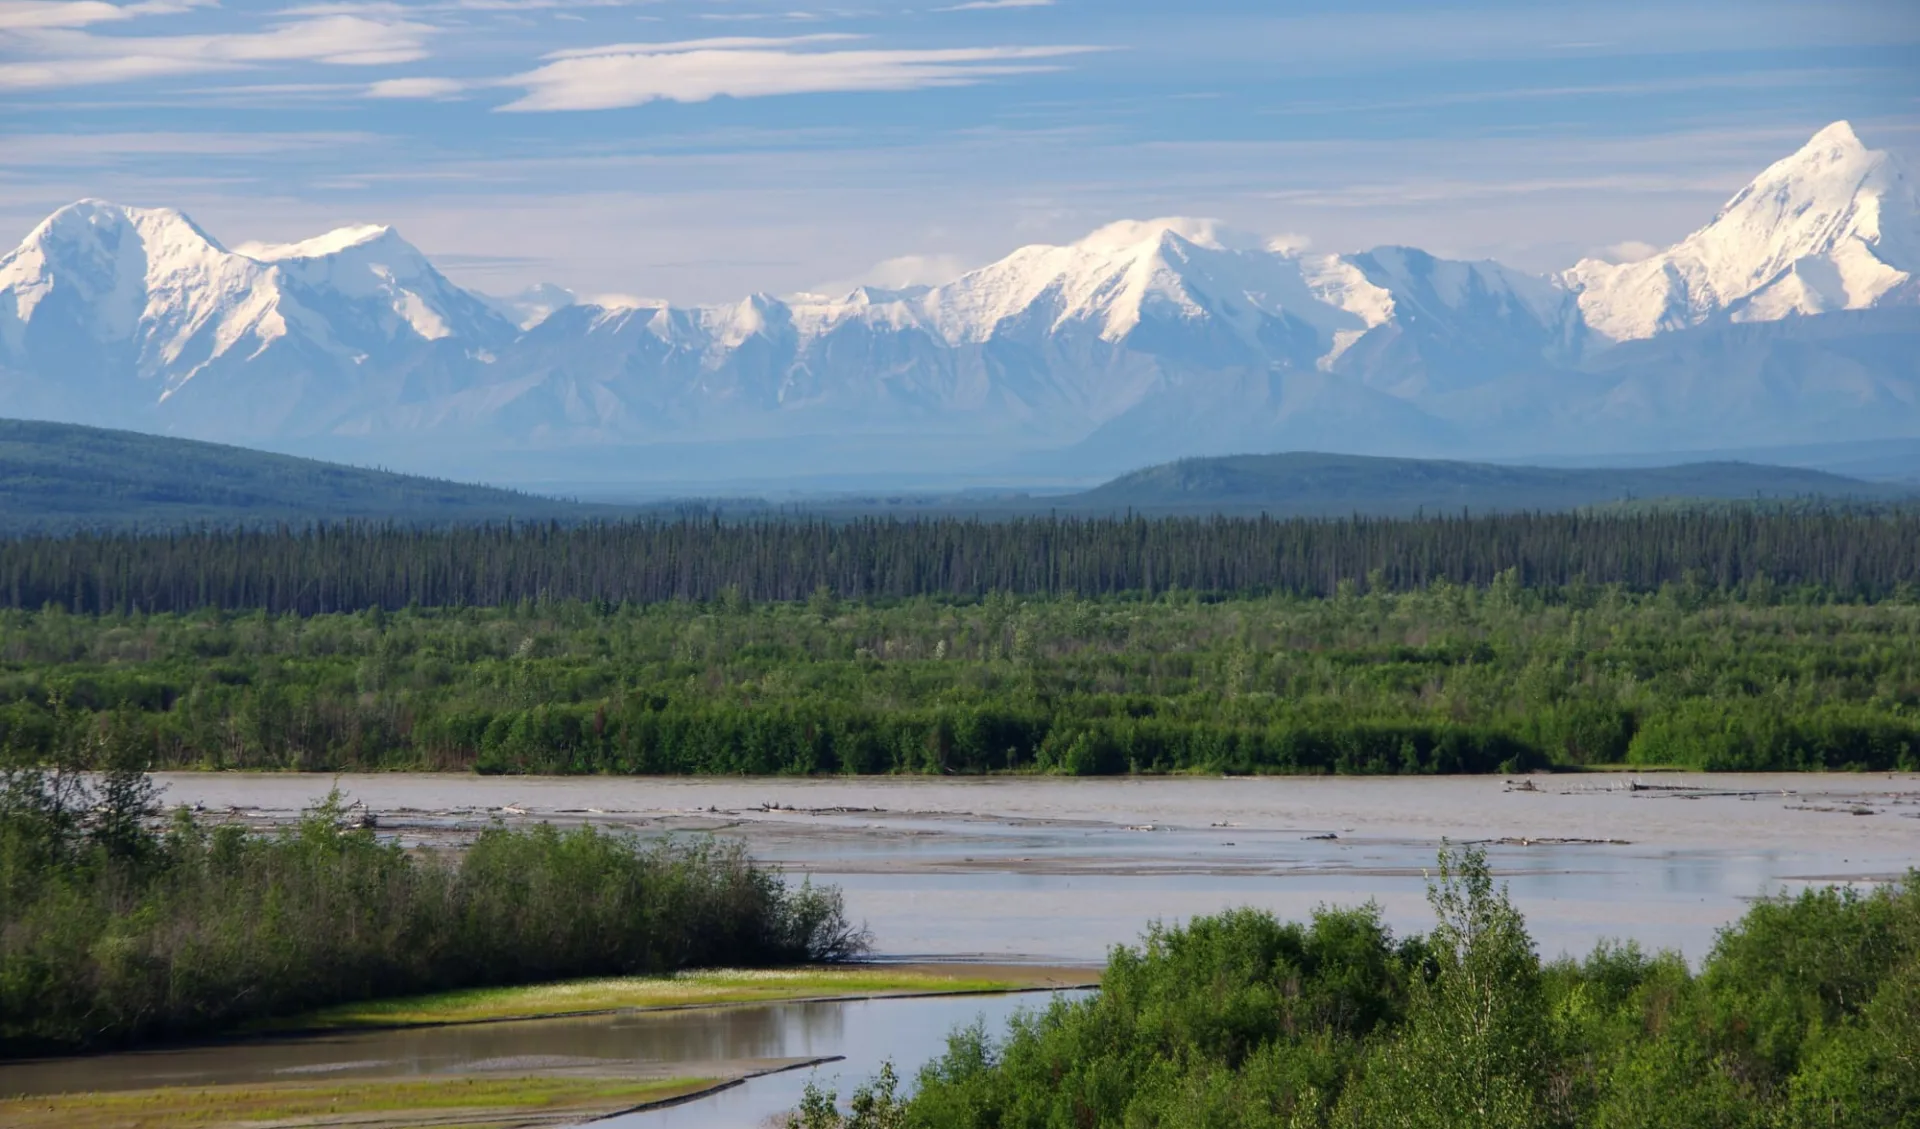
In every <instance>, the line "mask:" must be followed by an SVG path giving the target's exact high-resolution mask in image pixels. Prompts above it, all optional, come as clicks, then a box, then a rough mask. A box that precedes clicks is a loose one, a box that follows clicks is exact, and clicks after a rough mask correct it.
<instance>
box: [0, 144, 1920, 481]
mask: <svg viewBox="0 0 1920 1129" xmlns="http://www.w3.org/2000/svg"><path fill="white" fill-rule="evenodd" d="M1916 264H1920V205H1917V204H1916V194H1915V189H1914V186H1913V183H1912V182H1911V181H1910V180H1909V179H1908V178H1907V176H1906V174H1905V172H1904V171H1903V170H1902V169H1901V168H1899V167H1898V165H1897V163H1896V162H1895V161H1893V159H1892V158H1890V157H1889V156H1888V155H1887V154H1885V153H1882V152H1878V151H1875V150H1871V149H1868V148H1867V147H1866V146H1865V145H1864V144H1863V143H1862V142H1861V141H1860V139H1859V138H1858V137H1856V136H1855V135H1854V133H1853V131H1852V129H1851V128H1849V127H1848V126H1847V125H1846V124H1845V123H1837V124H1835V125H1833V126H1829V127H1828V128H1827V129H1824V130H1822V131H1821V132H1820V133H1819V134H1817V135H1816V136H1815V137H1814V138H1813V139H1812V140H1811V141H1810V142H1809V143H1808V144H1807V145H1806V146H1805V147H1804V148H1802V149H1801V150H1800V151H1799V152H1797V153H1795V154H1794V155H1792V156H1790V157H1788V158H1786V159H1785V160H1783V161H1780V162H1779V163H1777V164H1775V165H1773V166H1772V167H1771V168H1769V169H1767V170H1766V171H1765V172H1763V173H1762V174H1761V175H1760V176H1759V177H1758V178H1757V179H1756V180H1755V181H1754V182H1753V183H1752V184H1751V185H1749V186H1748V187H1747V188H1745V189H1743V190H1742V191H1741V192H1740V193H1739V194H1738V195H1736V196H1735V197H1734V198H1733V199H1732V200H1731V201H1729V202H1728V204H1727V205H1726V207H1725V208H1723V209H1722V210H1721V212H1720V214H1719V215H1718V216H1716V217H1715V218H1714V219H1713V221H1712V222H1711V223H1709V224H1708V225H1707V226H1705V227H1703V228H1701V229H1700V230H1699V231H1697V232H1695V233H1693V234H1692V235H1690V236H1688V237H1687V238H1686V239H1684V240H1682V241H1681V242H1680V243H1678V244H1676V245H1674V246H1673V247H1671V248H1668V249H1667V250H1664V251H1661V252H1660V253H1658V254H1656V255H1653V256H1651V257H1649V258H1647V259H1644V260H1641V261H1639V262H1632V263H1604V262H1598V261H1586V262H1582V263H1580V264H1578V265H1576V266H1575V267H1573V268H1572V269H1570V270H1568V271H1566V272H1564V273H1562V274H1561V275H1558V276H1555V277H1538V276H1533V275H1529V274H1525V273H1523V272H1519V271H1514V270H1511V269H1508V268H1506V267H1503V266H1501V265H1499V264H1497V263H1491V262H1458V261H1450V260H1445V259H1439V258H1436V257H1434V256H1432V255H1429V254H1426V253H1425V252H1422V251H1419V250H1416V249H1413V248H1405V247H1382V248H1376V249H1374V250H1372V251H1368V252H1364V253H1360V254H1346V255H1325V254H1304V253H1301V252H1298V251H1296V250H1293V249H1290V248H1288V247H1285V246H1281V245H1269V244H1267V243H1264V242H1262V241H1261V240H1260V239H1259V238H1257V237H1253V236H1248V235H1245V234H1242V233H1237V232H1234V231H1231V230H1227V229H1225V228H1222V227H1221V226H1219V225H1217V224H1214V223H1212V222H1210V221H1205V220H1193V219H1181V218H1174V219H1162V220H1153V221H1147V222H1122V223H1116V224H1111V225H1109V226H1107V227H1104V228H1101V229H1100V230H1098V231H1095V232H1093V233H1091V234H1090V235H1088V236H1087V237H1086V238H1084V239H1082V240H1080V241H1079V242H1076V243H1073V244H1071V245H1068V246H1063V247H1054V246H1032V247H1024V248H1021V249H1020V250H1017V251H1015V252H1014V253H1013V254H1011V255H1009V256H1008V257H1007V258H1005V259H1003V260H1001V261H999V262H997V263H994V264H991V265H989V266H986V267H983V268H981V269H979V270H976V271H973V272H971V273H969V274H966V275H964V276H962V277H960V278H959V279H956V280H954V281H953V282H951V283H948V284H946V285H943V286H937V287H931V288H915V289H912V290H905V291H886V290H878V289H873V288H862V289H859V290H856V291H854V292H852V293H850V294H845V295H838V296H822V295H793V296H788V297H785V298H775V297H771V296H767V295H754V296H751V297H748V298H746V299H744V300H742V301H741V302H739V303H737V304H733V305H722V306H712V307H693V308H682V307H672V306H666V305H657V306H631V307H609V306H600V305H590V304H581V303H578V302H576V301H575V299H574V296H573V295H572V294H570V293H568V292H566V291H564V290H562V289H560V288H558V287H538V288H535V289H534V290H532V291H529V292H527V293H525V294H522V295H519V296H517V297H515V298H511V299H491V298H485V297H482V296H479V295H475V294H472V293H469V292H467V291H465V290H462V289H461V288H460V287H458V286H455V285H454V284H453V283H451V282H449V281H448V280H447V279H446V278H445V277H444V276H443V275H441V274H440V272H439V271H437V270H436V269H435V268H434V266H433V264H432V263H431V262H430V261H428V259H427V258H426V256H424V255H422V254H421V253H420V252H419V251H418V250H417V249H415V248H414V247H412V246H411V245H409V244H408V243H407V242H406V241H405V240H403V239H402V238H401V237H400V236H399V235H398V234H397V233H396V232H394V231H393V230H392V229H391V228H385V227H355V228H345V229H342V230H339V231H335V232H331V233H328V234H326V235H322V236H320V237H318V238H315V239H311V240H307V241H305V242H302V243H295V244H289V245H283V246H264V245H243V246H239V247H236V248H233V249H228V248H226V247H224V246H222V245H221V244H220V243H219V242H218V241H217V240H215V239H214V238H212V237H211V236H209V235H208V234H206V233H205V232H204V231H202V230H201V229H200V228H198V227H197V226H195V225H194V224H193V222H192V221H191V220H189V219H187V218H186V217H185V216H183V215H181V214H180V213H179V212H176V211H172V210H169V209H144V208H129V207H122V206H118V205H114V204H108V203H104V202H100V201H82V202H80V203H78V204H74V205H71V206H69V207H66V208H63V209H61V210H60V211H59V212H56V213H55V214H54V215H53V216H51V217H49V218H48V219H47V220H46V221H44V222H43V223H42V224H41V225H40V226H39V227H37V228H35V229H34V231H33V232H32V233H31V234H29V235H28V237H27V239H26V240H25V242H23V243H22V244H21V245H20V247H19V248H18V249H17V250H15V251H13V252H12V253H11V254H9V255H7V256H6V257H5V258H0V415H9V416H28V417H38V418H50V419H62V420H69V421H75V422H85V423H96V424H110V425H115V426H123V427H134V428H139V429H143V430H153V431H167V432H172V433H177V434H183V435H191V436H196V437H202V438H214V439H221V440H226V441H230V442H238V443H247V444H256V445H282V446H284V445H287V444H290V443H298V444H300V445H302V446H303V447H304V449H306V450H309V451H314V452H316V453H334V452H332V451H331V447H332V445H342V446H345V445H350V444H354V443H359V444H363V445H365V444H372V445H373V446H371V447H366V446H363V447H361V448H358V450H362V451H364V450H375V451H378V450H382V449H390V450H395V451H399V450H406V451H410V452H413V453H415V454H419V455H421V457H422V458H424V457H427V456H426V455H425V454H423V453H425V452H441V453H454V454H458V453H464V454H466V455H469V456H471V455H473V454H475V453H479V452H488V451H497V450H503V449H513V450H517V451H521V452H540V451H551V452H554V453H555V457H556V458H560V457H563V456H568V455H575V454H577V453H579V452H580V451H583V450H591V449H607V450H615V449H622V448H629V447H635V446H643V445H644V446H658V445H661V444H674V445H684V447H685V450H686V452H687V454H686V462H687V465H688V467H689V468H693V467H697V466H698V465H699V464H700V462H701V459H702V455H701V452H702V451H703V450H711V451H714V452H719V451H725V452H727V453H726V454H724V455H715V456H714V457H713V459H712V460H711V461H713V462H714V463H715V465H714V466H713V468H711V472H710V473H711V474H712V475H720V476H723V475H724V472H725V471H727V470H729V469H735V470H737V469H740V466H739V457H740V456H739V452H740V451H741V450H742V449H743V447H742V444H746V445H747V447H746V448H745V449H751V448H752V445H753V444H755V443H768V442H769V441H780V442H788V443H791V442H792V441H795V440H797V439H801V438H807V437H816V438H817V437H826V438H828V439H830V440H832V441H833V442H834V443H835V444H836V445H837V446H838V447H840V448H841V449H842V450H843V452H845V457H844V459H843V462H844V463H845V465H846V466H847V467H849V468H851V467H861V466H864V467H865V469H868V470H872V471H885V470H893V469H900V468H898V467H895V466H890V465H886V464H887V462H888V461H889V460H893V461H898V460H899V459H900V457H901V452H902V451H903V450H904V451H908V452H912V451H915V450H920V451H924V452H932V451H935V450H948V451H952V452H957V453H958V454H955V455H954V456H953V457H955V458H963V459H972V460H973V461H974V462H975V464H976V465H983V464H986V463H989V462H992V461H994V460H996V459H1000V458H1005V457H1008V456H1013V455H1017V454H1020V453H1023V452H1024V453H1028V454H1032V453H1035V452H1047V451H1053V452H1059V453H1060V454H1059V458H1060V459H1062V460H1064V461H1065V462H1067V463H1077V464H1084V465H1085V466H1086V467H1087V469H1088V470H1089V471H1092V470H1096V469H1106V468H1109V467H1113V466H1127V465H1139V464H1141V463H1143V462H1148V461H1153V460H1156V459H1164V458H1172V457H1178V456H1186V455H1202V454H1218V453H1227V452H1236V451H1253V450H1277V449H1286V448H1309V449H1317V450H1345V451H1352V452H1359V453H1395V454H1426V455H1434V454H1455V455H1459V454H1471V455H1486V454H1528V453H1537V452H1543V451H1559V452H1566V451H1579V450H1586V451H1605V450H1621V451H1624V450H1651V449H1658V448H1660V447H1663V446H1674V447H1694V448H1700V447H1715V446H1722V447H1724V446H1735V445H1757V444H1763V443H1772V442H1811V441H1834V440H1842V439H1851V438H1884V437H1895V436H1913V435H1920V284H1917V283H1916V281H1915V269H1916ZM381 444H385V445H386V447H385V448H382V447H381V446H380V445H381ZM767 449H768V450H772V449H773V447H771V446H769V447H768V448H767ZM863 450H870V451H871V455H870V456H869V457H868V462H869V463H871V465H867V464H865V463H862V461H861V458H862V456H861V455H860V454H859V453H858V452H860V451H863ZM928 457H932V456H931V455H929V456H928ZM413 463H414V465H416V466H418V465H420V459H419V458H416V459H414V460H413ZM767 469H774V468H771V467H769V468H767Z"/></svg>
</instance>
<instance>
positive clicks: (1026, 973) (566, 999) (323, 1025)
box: [261, 965, 1099, 1031]
mask: <svg viewBox="0 0 1920 1129" xmlns="http://www.w3.org/2000/svg"><path fill="white" fill-rule="evenodd" d="M1098 978H1099V977H1098V975H1097V974H1095V973H1091V972H1088V973H1071V972H1070V973H1064V974H1063V972H1062V970H1060V969H1046V968H1034V969H1025V968H1020V967H1017V966H1013V967H1009V966H1004V965H1001V966H994V967H991V968H984V967H983V968H981V969H980V970H978V972H973V971H970V970H966V969H965V968H964V966H958V967H956V966H938V967H935V968H925V967H915V966H912V965H905V966H898V967H890V966H875V965H868V966H863V967H858V968H817V967H808V968H782V969H757V970H740V969H712V970H707V971H702V972H684V973H680V974H678V975H675V976H621V977H608V978H603V979H595V980H565V981H560V982H557V983H551V984H530V985H526V986H523V987H516V988H470V989H465V990H462V991H455V992H438V993H434V994H432V995H426V996H405V997H401V998H397V999H388V1000H369V1001H366V1002H364V1003H353V1004H342V1005H340V1006H338V1007H330V1008H324V1009H322V1010H320V1011H316V1012H309V1013H308V1014H306V1015H300V1016H293V1017H290V1018H288V1019H284V1020H278V1021H275V1022H273V1023H271V1024H269V1025H267V1026H265V1027H263V1028H261V1029H263V1030H280V1031H331V1030H351V1029H354V1028H371V1027H420V1026H432V1025H439V1024H448V1023H484V1022H489V1021H493V1020H502V1019H535V1018H539V1017H541V1016H553V1015H577V1014H580V1013H582V1012H599V1011H625V1010H637V1009H645V1008H673V1007H701V1006H708V1005H718V1004H743V1003H773V1002H778V1001H781V1000H799V999H820V998H837V997H861V996H896V995H916V994H940V993H951V992H1009V991H1016V990H1019V989H1022V988H1046V987H1065V986H1068V985H1071V984H1086V983H1091V982H1093V981H1096V980H1097V979H1098Z"/></svg>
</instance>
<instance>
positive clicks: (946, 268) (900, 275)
mask: <svg viewBox="0 0 1920 1129" xmlns="http://www.w3.org/2000/svg"><path fill="white" fill-rule="evenodd" d="M979 265H980V263H979V261H978V260H975V259H971V258H966V257H962V256H960V255H947V254H934V255H896V256H894V257H893V258H891V259H882V260H881V261H880V262H877V263H875V264H873V265H872V266H870V267H868V268H867V269H866V270H864V271H861V272H860V273H859V274H856V275H853V276H852V277H850V278H836V279H834V280H833V281H831V282H822V283H817V284H815V285H814V286H811V287H809V288H808V292H810V293H814V294H827V295H833V296H838V295H841V294H846V293H848V292H850V291H852V290H855V289H857V288H859V287H862V286H873V287H878V288H879V289H882V290H905V289H907V288H908V287H911V286H939V285H940V284H942V283H946V282H952V281H953V280H954V279H956V278H959V277H960V276H961V275H963V274H965V273H967V272H968V271H970V270H972V269H973V268H974V267H977V266H979Z"/></svg>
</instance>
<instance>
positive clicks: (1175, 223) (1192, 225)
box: [1073, 216, 1266, 255]
mask: <svg viewBox="0 0 1920 1129" xmlns="http://www.w3.org/2000/svg"><path fill="white" fill-rule="evenodd" d="M1169 235H1172V236H1175V237H1177V238H1179V239H1182V240H1185V241H1186V242H1188V243H1191V244H1193V245H1194V246H1196V247H1205V248H1207V249H1209V250H1213V251H1255V250H1260V249H1262V248H1263V247H1264V246H1265V242H1266V241H1265V240H1263V239H1261V238H1260V237H1259V236H1257V235H1253V234H1251V233H1249V232H1244V231H1239V230H1236V229H1234V228H1231V227H1228V226H1227V225H1225V224H1223V223H1221V222H1220V221H1219V220H1215V219H1207V218H1204V217H1195V216H1162V217H1160V218H1159V219H1151V220H1119V221H1117V222H1114V223H1110V224H1107V225H1106V226H1104V227H1099V228H1095V229H1094V230H1093V231H1091V232H1089V233H1088V234H1087V235H1086V236H1085V237H1083V238H1082V239H1080V240H1078V241H1077V242H1075V243H1074V244H1073V246H1075V247H1077V248H1080V249H1082V250H1085V251H1089V252H1092V253H1094V254H1108V255H1110V254H1122V253H1126V252H1129V251H1137V250H1139V249H1142V248H1147V247H1153V246H1156V245H1158V244H1160V243H1161V242H1163V241H1164V240H1165V239H1166V237H1167V236H1169Z"/></svg>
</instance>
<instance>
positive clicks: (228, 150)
mask: <svg viewBox="0 0 1920 1129" xmlns="http://www.w3.org/2000/svg"><path fill="white" fill-rule="evenodd" d="M377 140H378V139H377V138H376V137H375V136H374V135H373V134H368V133H357V132H348V131H341V132H313V133H231V132H206V133H190V132H184V131H179V130H155V131H153V132H148V133H73V134H45V133H16V134H10V135H8V137H7V139H6V150H7V161H8V162H9V163H10V164H12V165H14V166H15V167H21V166H52V167H76V166H94V165H106V164H112V163H114V162H116V161H118V160H120V159H122V158H134V159H140V158H147V157H156V156H164V157H259V156H263V155H266V154H271V153H312V152H320V151H326V150H335V149H340V150H345V149H350V148H357V149H360V150H363V151H364V149H365V148H366V147H367V146H368V145H371V144H374V143H375V142H376V141H377Z"/></svg>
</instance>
